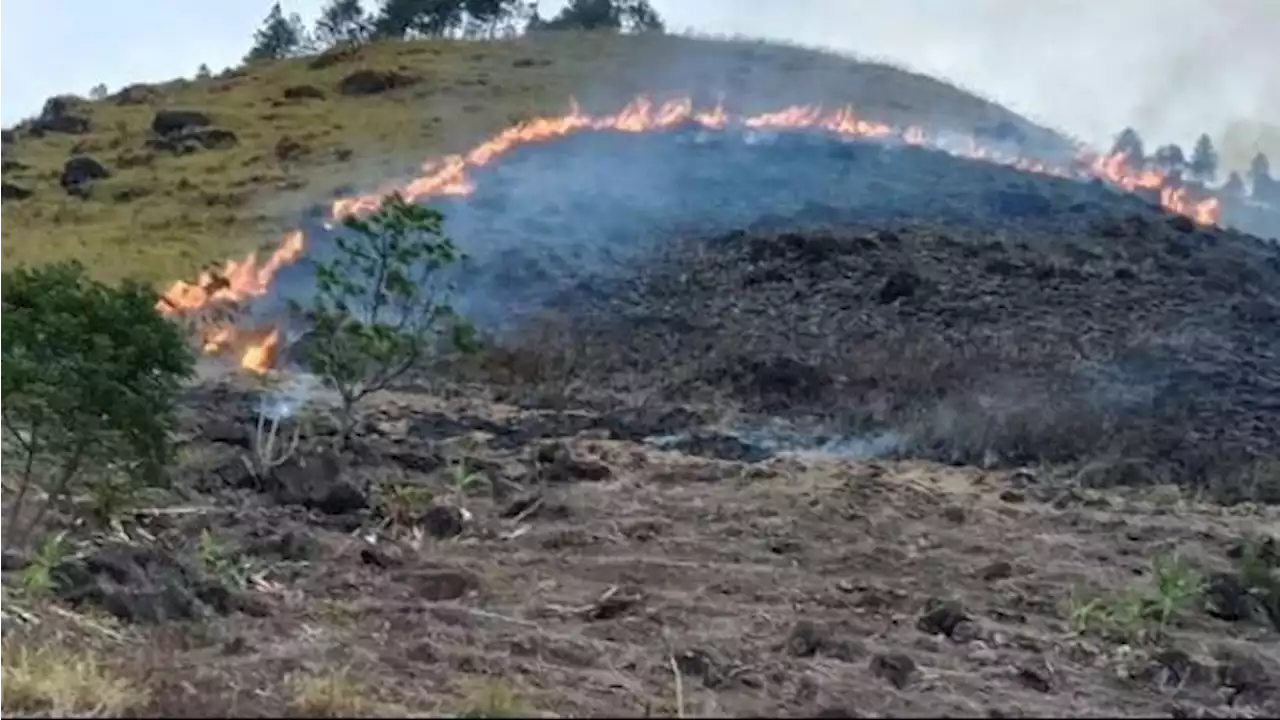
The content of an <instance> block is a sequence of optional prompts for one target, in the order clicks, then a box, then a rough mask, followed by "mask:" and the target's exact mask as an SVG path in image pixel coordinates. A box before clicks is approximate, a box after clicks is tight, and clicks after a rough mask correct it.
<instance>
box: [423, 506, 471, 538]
mask: <svg viewBox="0 0 1280 720" xmlns="http://www.w3.org/2000/svg"><path fill="white" fill-rule="evenodd" d="M418 523H419V525H421V526H422V530H423V532H425V533H426V534H428V535H430V536H431V537H433V538H438V539H445V538H451V537H456V536H458V535H461V534H462V531H463V530H465V529H466V518H465V516H464V515H463V514H462V510H460V509H459V508H456V507H454V506H452V505H432V506H431V507H429V508H427V509H426V510H425V511H424V512H423V513H422V517H421V518H419V520H418Z"/></svg>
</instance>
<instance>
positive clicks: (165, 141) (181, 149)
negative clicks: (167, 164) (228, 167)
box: [147, 127, 240, 155]
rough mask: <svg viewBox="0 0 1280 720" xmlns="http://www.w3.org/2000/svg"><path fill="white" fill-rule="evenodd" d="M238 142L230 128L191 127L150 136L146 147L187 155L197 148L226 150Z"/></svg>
mask: <svg viewBox="0 0 1280 720" xmlns="http://www.w3.org/2000/svg"><path fill="white" fill-rule="evenodd" d="M239 143H240V138H239V136H237V135H236V134H235V133H233V132H231V131H230V130H224V129H222V128H214V127H192V128H188V129H185V130H178V131H174V132H171V133H169V134H167V135H161V136H158V137H154V138H151V139H150V140H148V141H147V147H148V148H151V149H152V150H156V151H160V152H169V153H173V154H174V155H189V154H191V153H193V152H198V151H199V150H202V149H203V150H226V149H229V148H233V147H235V146H236V145H238V144H239Z"/></svg>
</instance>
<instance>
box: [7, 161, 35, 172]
mask: <svg viewBox="0 0 1280 720" xmlns="http://www.w3.org/2000/svg"><path fill="white" fill-rule="evenodd" d="M30 168H31V166H30V165H28V164H26V163H24V162H22V161H21V160H12V159H10V158H4V159H3V160H0V172H13V171H15V170H29V169H30Z"/></svg>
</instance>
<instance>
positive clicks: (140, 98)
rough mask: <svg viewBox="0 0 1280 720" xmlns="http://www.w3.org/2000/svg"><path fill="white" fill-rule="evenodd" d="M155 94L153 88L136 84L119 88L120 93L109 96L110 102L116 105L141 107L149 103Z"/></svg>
mask: <svg viewBox="0 0 1280 720" xmlns="http://www.w3.org/2000/svg"><path fill="white" fill-rule="evenodd" d="M156 94H157V93H156V90H155V88H153V87H151V86H150V85H143V84H141V83H138V84H134V85H126V86H125V87H123V88H121V89H120V92H117V93H116V94H115V95H112V96H111V100H112V101H113V102H115V104H117V105H143V104H146V103H148V102H151V100H152V99H154V98H155V97H156Z"/></svg>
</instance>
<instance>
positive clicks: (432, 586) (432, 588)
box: [412, 570, 480, 602]
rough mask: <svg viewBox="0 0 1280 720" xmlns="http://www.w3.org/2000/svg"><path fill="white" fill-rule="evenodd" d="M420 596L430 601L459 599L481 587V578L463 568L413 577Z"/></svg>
mask: <svg viewBox="0 0 1280 720" xmlns="http://www.w3.org/2000/svg"><path fill="white" fill-rule="evenodd" d="M412 582H413V585H414V587H416V588H417V591H418V596H419V597H421V598H422V599H424V600H427V601H430V602H441V601H445V600H457V599H458V598H461V597H463V596H465V595H466V594H467V593H469V592H471V591H473V590H478V589H479V588H480V578H478V577H476V576H475V575H473V574H471V573H469V572H464V571H462V570H439V571H435V572H428V573H423V574H421V575H418V576H417V577H415V578H414V579H413V581H412Z"/></svg>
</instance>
